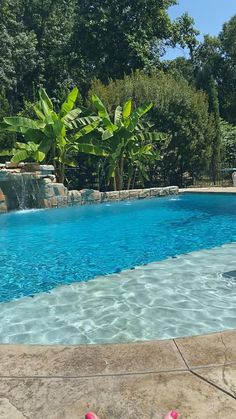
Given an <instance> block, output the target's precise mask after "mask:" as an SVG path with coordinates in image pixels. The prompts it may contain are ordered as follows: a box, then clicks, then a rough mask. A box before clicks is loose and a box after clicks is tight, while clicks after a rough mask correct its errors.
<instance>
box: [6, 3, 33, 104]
mask: <svg viewBox="0 0 236 419" xmlns="http://www.w3.org/2000/svg"><path fill="white" fill-rule="evenodd" d="M36 44H37V40H36V37H35V34H34V32H33V31H30V30H28V29H27V28H25V26H24V24H23V22H22V7H21V1H20V0H16V1H14V0H2V1H1V3H0V86H1V88H4V90H5V92H6V94H7V97H8V98H9V100H10V103H11V105H12V106H14V108H15V109H17V107H18V106H19V105H18V104H19V103H20V102H21V101H22V98H23V96H24V94H25V92H27V91H28V83H29V79H30V78H31V76H32V71H33V70H34V68H35V65H36ZM30 84H31V83H30Z"/></svg>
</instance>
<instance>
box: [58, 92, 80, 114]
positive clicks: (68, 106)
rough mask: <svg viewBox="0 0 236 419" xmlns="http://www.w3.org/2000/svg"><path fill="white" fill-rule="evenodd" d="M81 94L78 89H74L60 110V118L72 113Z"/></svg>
mask: <svg viewBox="0 0 236 419" xmlns="http://www.w3.org/2000/svg"><path fill="white" fill-rule="evenodd" d="M78 94H79V90H78V88H77V87H74V89H73V90H72V91H71V92H70V93H69V94H68V96H67V99H66V100H65V102H64V103H63V104H62V106H61V110H60V117H61V118H62V117H65V116H66V115H67V114H68V112H70V111H72V109H73V108H74V106H75V102H76V100H77V97H78Z"/></svg>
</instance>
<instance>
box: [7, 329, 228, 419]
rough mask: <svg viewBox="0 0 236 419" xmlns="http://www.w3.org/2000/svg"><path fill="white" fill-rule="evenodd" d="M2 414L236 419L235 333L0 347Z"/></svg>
mask: <svg viewBox="0 0 236 419" xmlns="http://www.w3.org/2000/svg"><path fill="white" fill-rule="evenodd" d="M0 358H1V363H0V375H1V378H0V395H1V399H0V417H1V418H4V419H23V418H30V419H44V418H47V419H51V418H53V419H54V418H57V419H64V418H66V419H75V418H78V419H82V418H83V415H84V412H86V411H88V410H94V411H95V412H96V413H97V414H99V415H100V417H101V419H105V418H106V419H121V418H140V419H146V418H154V419H161V418H162V417H163V415H164V413H165V412H166V411H168V410H169V409H172V408H174V409H178V410H179V411H180V412H181V417H182V418H192V419H204V418H206V419H207V418H209V419H211V418H212V419H213V418H214V419H216V418H219V419H220V418H223V417H224V418H227V419H229V418H232V419H233V418H234V419H235V418H236V331H230V332H224V333H220V334H213V335H208V336H199V337H192V338H183V339H176V340H167V341H156V342H144V343H131V344H113V345H99V346H98V345H84V346H68V347H63V346H50V347H49V346H16V345H12V346H9V345H2V346H0Z"/></svg>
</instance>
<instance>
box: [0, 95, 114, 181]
mask: <svg viewBox="0 0 236 419" xmlns="http://www.w3.org/2000/svg"><path fill="white" fill-rule="evenodd" d="M78 94H79V92H78V89H77V88H76V87H75V88H74V89H73V90H72V91H71V92H70V93H69V95H68V97H67V99H66V101H65V102H64V103H63V104H62V105H61V108H60V110H59V112H58V113H57V112H56V111H55V109H54V106H53V103H52V101H51V99H50V98H49V96H48V95H47V93H46V91H45V90H44V89H42V88H41V89H40V90H39V101H38V103H36V105H35V106H34V111H35V113H36V116H37V119H35V120H34V119H29V118H24V117H19V116H16V117H8V118H4V120H3V123H2V124H1V125H0V129H2V130H6V131H12V132H16V133H18V134H21V135H22V136H23V137H24V143H23V142H17V143H16V147H15V148H14V149H13V150H12V155H13V157H12V159H11V161H12V162H14V163H19V162H21V161H23V160H27V159H29V158H31V159H33V160H35V161H37V162H43V161H45V162H48V163H52V164H53V165H54V167H55V172H56V176H57V180H58V181H59V182H64V177H65V166H75V165H76V163H75V162H74V155H76V154H78V153H86V154H94V155H98V156H105V155H106V153H105V152H104V150H102V149H101V148H99V147H98V146H96V145H94V144H93V143H92V142H91V140H90V139H89V134H91V133H92V132H93V131H94V130H95V129H96V128H97V127H98V124H99V122H100V118H99V117H97V116H96V117H93V116H91V117H86V118H83V117H81V113H82V110H81V109H79V108H76V107H75V103H76V100H77V97H78ZM86 137H87V138H88V140H87V138H86ZM6 154H9V152H6Z"/></svg>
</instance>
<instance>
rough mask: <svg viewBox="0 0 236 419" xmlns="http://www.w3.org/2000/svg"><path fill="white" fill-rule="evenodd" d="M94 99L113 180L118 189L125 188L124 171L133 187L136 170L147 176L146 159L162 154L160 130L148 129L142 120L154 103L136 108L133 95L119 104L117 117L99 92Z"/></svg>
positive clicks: (110, 175)
mask: <svg viewBox="0 0 236 419" xmlns="http://www.w3.org/2000/svg"><path fill="white" fill-rule="evenodd" d="M92 102H93V104H94V106H95V107H96V109H97V113H98V116H99V118H100V119H101V126H99V127H98V131H100V133H101V142H102V148H103V149H104V150H106V153H107V162H108V164H107V166H108V173H107V177H108V179H109V180H111V179H113V182H114V189H115V190H121V189H123V187H124V175H125V174H127V177H128V182H127V188H129V187H130V185H131V180H132V177H133V176H134V170H136V171H137V170H138V171H139V174H140V175H141V176H142V175H143V177H145V175H146V173H147V172H146V170H145V164H144V162H145V159H150V158H157V157H158V153H157V152H156V151H155V149H154V147H153V143H154V141H155V140H156V139H157V138H158V134H157V133H152V132H147V130H146V129H145V127H144V126H143V125H142V124H141V119H142V118H143V117H144V115H145V114H146V113H147V112H149V111H150V109H151V108H152V106H153V105H152V104H149V105H146V106H143V107H139V108H137V109H136V110H134V111H132V100H131V99H130V100H128V101H127V102H126V103H125V104H124V106H123V108H122V107H121V106H118V107H117V108H116V110H115V114H114V118H113V119H111V118H110V116H109V113H108V111H107V109H106V107H105V106H104V104H103V103H102V101H101V100H100V99H99V98H98V96H96V95H93V96H92Z"/></svg>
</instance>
